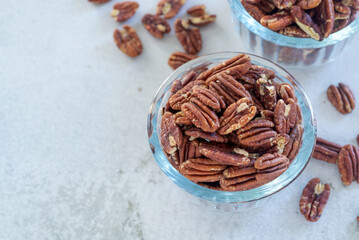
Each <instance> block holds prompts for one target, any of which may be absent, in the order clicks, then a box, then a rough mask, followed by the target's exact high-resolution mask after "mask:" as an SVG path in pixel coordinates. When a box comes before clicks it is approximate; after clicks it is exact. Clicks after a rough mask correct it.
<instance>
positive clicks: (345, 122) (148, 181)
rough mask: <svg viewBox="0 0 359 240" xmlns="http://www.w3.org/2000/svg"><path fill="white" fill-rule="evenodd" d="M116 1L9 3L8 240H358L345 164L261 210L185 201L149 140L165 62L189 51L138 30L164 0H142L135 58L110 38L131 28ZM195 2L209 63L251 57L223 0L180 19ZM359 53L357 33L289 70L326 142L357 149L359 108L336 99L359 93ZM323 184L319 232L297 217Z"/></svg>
mask: <svg viewBox="0 0 359 240" xmlns="http://www.w3.org/2000/svg"><path fill="white" fill-rule="evenodd" d="M115 2H116V1H112V2H110V3H107V4H104V5H101V6H96V5H94V4H91V3H88V2H87V1H86V0H77V1H73V0H62V1H42V0H32V1H20V0H12V1H1V2H0V9H1V11H0V81H1V87H0V102H1V104H0V142H1V151H0V239H1V240H18V239H36V240H40V239H77V240H79V239H92V240H97V239H108V240H110V239H111V240H112V239H120V240H122V239H124V240H127V239H156V240H157V239H171V240H176V239H358V238H359V224H358V223H357V221H356V216H357V215H359V203H358V199H359V185H358V184H356V183H353V184H352V185H351V186H350V187H343V185H342V183H341V181H340V176H339V173H338V170H337V167H336V166H335V165H330V164H327V163H324V162H320V161H316V160H311V161H310V163H309V165H308V166H307V168H306V169H305V171H304V172H303V173H302V174H301V175H300V177H299V178H298V179H297V180H296V181H295V182H294V183H293V184H291V185H290V186H289V187H287V188H286V189H285V190H283V191H281V192H280V193H279V196H278V198H277V199H275V200H274V201H272V202H270V203H269V204H268V205H266V207H264V208H260V209H255V210H250V211H246V212H243V213H220V212H214V211H212V210H210V209H206V208H204V207H201V206H197V205H194V204H193V203H192V202H191V201H190V200H188V198H187V197H186V196H185V194H184V193H183V192H182V190H180V189H178V188H177V186H175V185H174V184H173V183H172V182H171V181H170V180H169V179H167V178H166V176H165V175H164V174H163V173H162V172H161V170H160V169H159V167H158V166H157V164H156V163H155V161H154V158H153V157H152V154H151V152H150V149H149V146H148V141H147V132H146V120H147V113H148V109H149V105H150V102H151V100H152V97H153V96H154V94H155V92H156V90H157V88H158V87H159V85H160V84H161V83H162V81H163V80H164V78H165V77H166V76H167V75H169V74H170V73H171V69H170V68H169V67H168V66H167V59H168V56H169V54H170V53H171V52H173V51H176V50H182V49H181V46H180V45H179V43H178V41H177V39H176V38H175V35H174V33H173V32H172V33H171V34H170V35H169V36H166V37H165V38H164V39H163V40H159V39H155V38H153V37H152V36H151V35H149V33H148V32H147V31H146V30H145V29H144V28H143V26H142V24H141V21H140V20H141V17H142V16H143V15H144V14H145V13H154V12H155V8H156V3H157V1H154V0H152V1H148V0H141V1H139V2H140V5H141V6H140V8H139V10H138V12H137V13H136V15H135V16H134V17H133V18H132V19H130V20H129V21H128V22H127V23H128V24H130V25H132V26H134V27H135V29H136V30H137V31H138V34H139V36H140V37H141V39H142V41H143V45H144V51H143V54H142V55H141V56H139V57H137V58H136V59H130V58H128V57H127V56H125V55H124V54H122V53H121V52H120V51H119V50H118V49H117V47H116V46H115V44H114V43H113V39H112V33H113V31H114V29H115V28H116V27H119V26H120V25H121V24H118V23H116V22H115V21H114V20H113V19H112V18H110V17H109V13H110V11H111V9H112V5H113V4H114V3H115ZM196 3H206V5H207V6H208V10H209V11H210V12H211V13H215V14H217V15H218V19H217V21H216V23H215V24H213V25H211V26H208V27H205V28H203V29H202V36H203V42H204V44H203V49H202V51H201V53H200V54H202V55H203V54H206V53H210V52H217V51H225V50H229V51H231V50H232V51H233V50H238V51H240V50H242V51H243V50H245V48H244V46H243V45H242V44H241V42H240V41H239V40H238V38H237V37H236V35H235V34H234V31H233V25H232V22H231V18H230V11H229V7H228V4H227V2H226V1H224V0H222V1H218V0H216V1H215V0H207V1H204V0H202V1H194V0H188V1H187V3H186V5H185V7H184V9H182V11H181V12H180V14H179V15H178V16H181V15H183V14H184V13H185V10H186V9H187V8H188V7H190V6H192V5H194V4H196ZM171 24H173V20H171ZM358 56H359V36H356V38H355V39H354V40H353V42H352V43H351V45H350V47H348V49H346V50H345V52H343V54H342V55H341V57H340V58H339V59H338V60H337V61H336V62H335V63H333V64H330V65H327V66H325V67H322V68H320V69H316V70H306V71H292V73H293V74H294V76H295V77H296V78H297V79H298V80H299V81H300V82H301V83H302V85H303V87H304V89H305V90H306V92H307V93H308V95H309V97H310V98H311V100H312V102H313V106H314V109H315V112H316V117H317V121H318V133H319V135H320V136H322V137H325V138H328V139H330V140H333V141H335V142H337V143H340V144H348V143H351V144H356V142H355V138H356V135H357V134H358V133H359V124H358V119H359V107H357V108H356V109H355V110H354V112H353V113H351V114H349V115H346V116H343V115H341V114H339V113H338V112H337V111H336V110H335V109H334V108H333V107H332V106H331V105H330V103H329V102H328V100H327V98H326V94H325V92H326V89H327V87H328V86H329V84H332V83H333V84H335V83H338V82H344V83H347V84H348V85H350V87H351V88H352V90H353V92H354V94H355V95H357V96H359V81H358V80H359V77H358V72H359V70H358V67H359V65H358ZM358 98H359V97H358ZM357 104H358V105H359V102H357ZM313 177H320V178H321V180H322V181H323V182H327V183H330V184H331V185H332V192H331V196H330V199H329V202H328V204H327V206H326V208H325V210H324V213H323V215H322V218H321V219H320V220H319V221H318V222H316V223H310V222H308V221H306V220H305V219H304V217H303V216H302V215H301V214H300V212H299V207H298V204H299V199H300V195H301V192H302V189H303V187H304V186H305V184H306V183H307V182H308V181H309V180H310V179H311V178H313Z"/></svg>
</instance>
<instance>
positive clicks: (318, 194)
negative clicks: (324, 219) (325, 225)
mask: <svg viewBox="0 0 359 240" xmlns="http://www.w3.org/2000/svg"><path fill="white" fill-rule="evenodd" d="M329 195H330V186H329V184H323V183H321V182H320V179H319V178H313V179H312V180H310V181H309V182H308V184H307V185H306V186H305V188H304V189H303V193H302V197H301V198H300V202H299V208H300V212H301V213H302V214H303V215H304V217H305V219H307V220H308V221H310V222H316V221H318V220H319V218H320V217H321V215H322V213H323V210H324V207H325V205H326V204H327V202H328V199H329Z"/></svg>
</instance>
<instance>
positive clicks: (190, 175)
mask: <svg viewBox="0 0 359 240" xmlns="http://www.w3.org/2000/svg"><path fill="white" fill-rule="evenodd" d="M226 167H227V165H224V164H220V163H218V162H216V161H213V160H211V159H207V158H192V159H188V160H187V161H185V162H184V163H182V164H181V166H180V167H179V172H180V173H181V174H182V175H183V176H185V177H186V178H187V179H189V180H191V181H192V182H217V181H219V179H220V178H221V176H222V172H223V170H224V169H226Z"/></svg>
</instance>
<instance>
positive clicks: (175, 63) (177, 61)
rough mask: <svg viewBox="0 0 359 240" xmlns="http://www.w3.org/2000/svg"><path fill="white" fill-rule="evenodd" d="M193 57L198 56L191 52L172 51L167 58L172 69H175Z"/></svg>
mask: <svg viewBox="0 0 359 240" xmlns="http://www.w3.org/2000/svg"><path fill="white" fill-rule="evenodd" d="M195 58H198V56H196V55H192V54H187V53H185V52H174V53H172V54H171V55H170V57H169V58H168V65H169V66H170V67H171V68H173V69H177V68H179V67H180V66H182V65H183V64H185V63H187V62H189V61H191V60H193V59H195Z"/></svg>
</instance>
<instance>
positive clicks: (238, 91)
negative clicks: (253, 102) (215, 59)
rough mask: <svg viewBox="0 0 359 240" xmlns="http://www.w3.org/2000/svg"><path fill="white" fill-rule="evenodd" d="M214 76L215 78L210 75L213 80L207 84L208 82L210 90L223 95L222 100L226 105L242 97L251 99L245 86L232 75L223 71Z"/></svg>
mask: <svg viewBox="0 0 359 240" xmlns="http://www.w3.org/2000/svg"><path fill="white" fill-rule="evenodd" d="M215 76H216V77H217V79H214V78H213V77H211V79H212V80H213V81H212V82H209V83H207V84H209V88H210V89H211V90H213V91H214V92H216V93H217V94H218V95H219V96H221V97H223V100H224V102H225V103H226V104H227V105H231V104H233V103H235V102H236V101H238V100H239V99H241V98H243V97H246V98H248V99H252V98H251V95H250V94H249V92H248V91H247V90H246V89H245V87H244V86H243V85H242V84H241V83H239V82H238V81H236V80H235V79H234V78H233V77H232V76H230V75H227V74H225V73H219V74H217V75H215ZM207 81H208V80H207Z"/></svg>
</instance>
